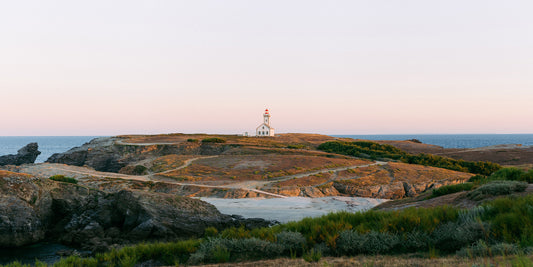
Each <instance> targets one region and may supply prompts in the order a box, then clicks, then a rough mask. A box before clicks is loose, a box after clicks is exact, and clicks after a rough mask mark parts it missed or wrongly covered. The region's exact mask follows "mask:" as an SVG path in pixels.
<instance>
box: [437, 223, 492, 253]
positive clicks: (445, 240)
mask: <svg viewBox="0 0 533 267" xmlns="http://www.w3.org/2000/svg"><path fill="white" fill-rule="evenodd" d="M489 232H490V226H489V225H488V223H484V222H481V221H479V222H478V221H474V220H468V221H465V222H462V223H461V222H448V223H445V224H443V225H441V226H439V227H438V228H437V229H435V231H434V232H433V233H432V240H433V242H434V243H435V247H437V248H439V249H440V250H442V251H446V252H455V251H457V250H459V249H461V248H462V247H464V246H469V245H471V244H473V243H474V242H476V241H478V240H480V239H486V238H487V236H488V234H489Z"/></svg>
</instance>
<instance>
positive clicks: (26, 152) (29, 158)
mask: <svg viewBox="0 0 533 267" xmlns="http://www.w3.org/2000/svg"><path fill="white" fill-rule="evenodd" d="M38 149H39V145H37V143H29V144H27V145H26V146H25V147H23V148H21V149H19V150H18V152H17V154H16V155H5V156H0V165H22V164H26V163H34V162H35V160H36V159H37V156H39V155H40V154H41V152H40V151H39V150H38Z"/></svg>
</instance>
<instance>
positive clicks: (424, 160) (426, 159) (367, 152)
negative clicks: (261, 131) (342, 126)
mask: <svg viewBox="0 0 533 267" xmlns="http://www.w3.org/2000/svg"><path fill="white" fill-rule="evenodd" d="M318 149H319V150H322V151H325V152H330V153H337V154H343V155H349V156H354V157H361V158H370V159H372V160H379V159H381V160H399V161H402V162H405V163H409V164H419V165H425V166H432V167H438V168H444V169H449V170H455V171H462V172H469V173H474V174H482V175H490V174H491V173H493V172H495V171H497V170H499V169H501V166H500V165H499V164H496V163H492V162H482V161H478V162H471V161H464V160H456V159H451V158H446V157H441V156H436V155H430V154H418V155H412V154H409V153H407V152H405V151H403V150H401V149H398V148H396V147H394V146H391V145H382V144H378V143H374V142H368V141H358V142H342V141H329V142H325V143H323V144H321V145H319V146H318Z"/></svg>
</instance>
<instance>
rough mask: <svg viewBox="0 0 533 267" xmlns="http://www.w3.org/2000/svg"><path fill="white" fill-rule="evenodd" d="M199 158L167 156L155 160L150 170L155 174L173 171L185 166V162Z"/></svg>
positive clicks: (193, 156) (192, 156) (194, 156)
mask: <svg viewBox="0 0 533 267" xmlns="http://www.w3.org/2000/svg"><path fill="white" fill-rule="evenodd" d="M197 157H198V156H196V155H166V156H162V157H159V158H156V159H154V160H153V161H152V162H151V166H150V168H149V169H150V171H152V172H154V173H158V172H164V171H168V170H173V169H176V168H179V167H181V166H183V165H184V164H185V161H187V160H189V159H193V158H197Z"/></svg>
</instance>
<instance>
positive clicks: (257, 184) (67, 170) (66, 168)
mask: <svg viewBox="0 0 533 267" xmlns="http://www.w3.org/2000/svg"><path fill="white" fill-rule="evenodd" d="M214 157H217V156H208V157H197V158H192V159H188V160H186V161H185V163H184V164H183V165H182V166H180V167H178V168H176V169H172V170H168V171H164V172H160V173H157V174H163V173H166V172H170V171H175V170H179V169H183V168H186V167H188V166H190V165H191V164H192V163H193V162H194V161H196V160H200V159H206V158H214ZM385 164H387V163H386V162H382V161H377V162H375V163H372V164H365V165H354V166H346V167H338V168H331V169H323V170H318V171H312V172H306V173H299V174H294V175H288V176H282V177H277V178H274V179H271V180H268V181H244V182H236V183H233V184H226V185H203V184H192V183H180V182H176V181H168V180H167V181H158V179H156V177H154V175H157V174H152V175H144V176H139V175H128V174H120V173H111V172H100V171H96V170H92V169H89V168H86V167H78V166H70V165H65V164H54V163H42V164H35V165H27V166H25V167H24V168H23V169H21V171H22V172H25V173H29V174H33V175H36V176H40V177H49V176H52V175H55V174H63V175H67V176H73V177H77V178H82V177H83V176H93V177H106V178H115V179H124V180H135V181H145V182H146V181H158V182H162V183H168V184H175V185H180V186H194V187H201V188H220V189H241V190H247V191H252V192H255V193H258V194H262V195H268V196H273V197H278V198H286V197H287V196H283V195H279V194H274V193H270V192H266V191H263V190H260V189H258V188H262V187H264V186H266V185H268V184H271V183H275V182H280V181H286V180H290V179H297V178H303V177H307V176H312V175H316V174H320V173H326V172H339V171H345V170H348V169H356V168H363V167H369V166H374V165H385Z"/></svg>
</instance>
